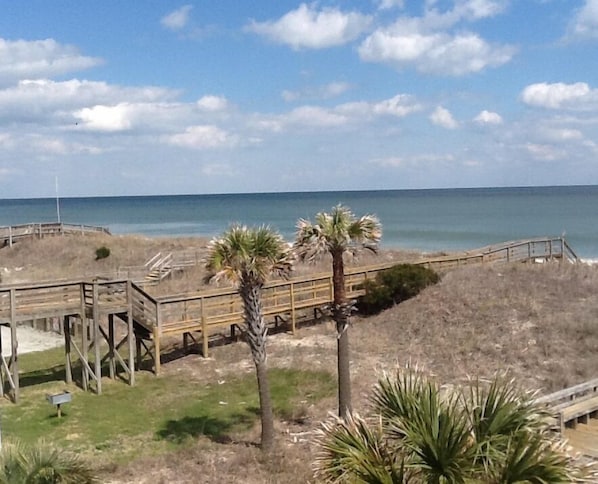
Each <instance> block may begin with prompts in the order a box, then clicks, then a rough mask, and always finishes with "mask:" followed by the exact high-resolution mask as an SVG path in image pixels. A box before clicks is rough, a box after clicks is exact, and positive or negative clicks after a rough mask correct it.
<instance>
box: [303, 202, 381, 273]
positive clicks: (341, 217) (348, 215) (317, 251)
mask: <svg viewBox="0 0 598 484" xmlns="http://www.w3.org/2000/svg"><path fill="white" fill-rule="evenodd" d="M381 237H382V225H381V224H380V221H379V220H378V218H377V217H376V216H374V215H364V216H362V217H359V218H357V217H356V216H355V215H354V214H353V212H351V210H350V209H349V208H348V207H345V206H343V205H336V206H335V207H333V208H332V210H331V212H330V213H327V212H319V213H317V214H316V216H315V218H314V222H313V223H312V222H310V221H308V220H305V219H300V220H299V221H298V222H297V232H296V237H295V244H294V248H295V251H296V253H297V256H298V257H299V258H300V259H301V260H306V261H310V262H311V261H313V260H315V259H316V258H317V257H318V256H319V255H321V254H323V253H325V252H331V253H333V252H340V253H343V252H346V251H355V250H357V249H359V248H366V249H370V250H374V251H375V250H376V248H377V244H378V242H380V238H381Z"/></svg>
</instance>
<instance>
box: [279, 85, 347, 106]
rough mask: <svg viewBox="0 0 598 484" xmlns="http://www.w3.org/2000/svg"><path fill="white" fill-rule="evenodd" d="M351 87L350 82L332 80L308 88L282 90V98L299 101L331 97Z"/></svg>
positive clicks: (288, 100)
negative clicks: (322, 84)
mask: <svg viewBox="0 0 598 484" xmlns="http://www.w3.org/2000/svg"><path fill="white" fill-rule="evenodd" d="M349 89H351V84H349V83H348V82H330V83H328V84H326V85H324V86H318V87H312V88H306V89H303V90H300V91H288V90H285V91H283V92H282V98H283V99H284V100H285V101H287V102H291V101H297V100H299V99H330V98H333V97H336V96H340V95H341V94H343V93H345V92H347V91H348V90H349Z"/></svg>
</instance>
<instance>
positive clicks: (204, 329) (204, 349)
mask: <svg viewBox="0 0 598 484" xmlns="http://www.w3.org/2000/svg"><path fill="white" fill-rule="evenodd" d="M204 302H205V300H204V299H202V300H201V341H202V345H201V355H202V356H203V357H204V358H207V357H208V343H209V340H208V321H207V319H206V315H205V310H204Z"/></svg>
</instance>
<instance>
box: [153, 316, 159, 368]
mask: <svg viewBox="0 0 598 484" xmlns="http://www.w3.org/2000/svg"><path fill="white" fill-rule="evenodd" d="M154 373H155V374H156V376H158V375H159V374H160V328H158V326H154Z"/></svg>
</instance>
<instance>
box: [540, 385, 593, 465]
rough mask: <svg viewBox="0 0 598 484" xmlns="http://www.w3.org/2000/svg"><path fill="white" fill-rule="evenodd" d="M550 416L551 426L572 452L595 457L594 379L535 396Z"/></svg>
mask: <svg viewBox="0 0 598 484" xmlns="http://www.w3.org/2000/svg"><path fill="white" fill-rule="evenodd" d="M537 402H538V403H540V404H545V405H547V406H548V408H549V411H550V413H552V415H553V416H554V417H553V418H554V421H553V422H554V429H555V430H556V431H558V432H560V433H561V435H562V436H563V437H565V438H566V439H567V440H568V442H569V444H570V445H571V447H572V450H573V451H574V452H578V453H581V454H584V455H586V456H589V457H592V458H598V379H594V380H589V381H587V382H583V383H580V384H579V385H575V386H572V387H569V388H565V389H563V390H559V391H557V392H554V393H551V394H549V395H545V396H543V397H540V398H538V399H537Z"/></svg>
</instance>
